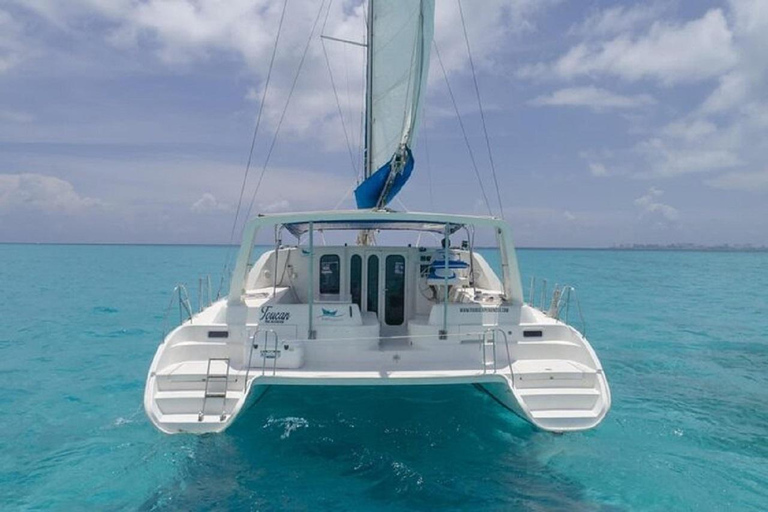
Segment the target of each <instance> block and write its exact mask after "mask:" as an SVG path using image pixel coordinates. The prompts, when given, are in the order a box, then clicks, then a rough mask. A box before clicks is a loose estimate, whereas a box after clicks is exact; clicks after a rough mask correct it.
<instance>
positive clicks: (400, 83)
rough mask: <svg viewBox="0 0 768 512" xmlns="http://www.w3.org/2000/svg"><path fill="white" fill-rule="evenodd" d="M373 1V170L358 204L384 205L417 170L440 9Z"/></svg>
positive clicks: (399, 0) (421, 0)
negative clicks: (417, 140) (417, 139)
mask: <svg viewBox="0 0 768 512" xmlns="http://www.w3.org/2000/svg"><path fill="white" fill-rule="evenodd" d="M369 5H370V8H371V9H372V12H371V16H370V19H371V20H372V23H371V27H370V32H369V44H370V45H371V49H370V52H369V66H371V72H370V74H369V76H370V83H369V84H368V87H370V91H369V92H370V94H371V100H370V103H369V109H370V112H368V116H369V118H368V129H369V130H370V131H371V133H370V137H369V139H368V144H369V148H368V151H369V152H370V160H369V162H368V165H369V173H372V174H371V175H369V176H367V179H366V180H365V181H364V182H363V183H361V184H360V186H358V188H357V190H355V197H356V199H357V206H358V208H375V207H382V206H385V205H386V204H387V203H389V202H390V201H391V200H392V199H393V198H394V197H395V195H396V194H397V193H398V192H399V191H400V189H401V188H402V186H403V185H404V184H405V182H406V181H407V180H408V178H409V177H410V174H411V172H412V170H413V156H412V154H411V149H410V148H411V146H412V142H413V139H414V136H415V132H416V128H417V125H418V120H419V105H420V103H421V100H422V97H423V93H424V91H425V89H426V80H427V75H428V72H429V53H430V47H431V43H432V36H433V33H434V15H435V2H434V0H386V1H382V0H379V1H371V2H370V4H369ZM373 170H376V172H373Z"/></svg>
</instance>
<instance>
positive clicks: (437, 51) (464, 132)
mask: <svg viewBox="0 0 768 512" xmlns="http://www.w3.org/2000/svg"><path fill="white" fill-rule="evenodd" d="M433 43H434V45H435V55H437V61H438V62H439V63H440V69H442V71H443V77H444V78H445V85H446V86H448V95H449V96H450V97H451V102H452V103H453V109H454V110H455V111H456V118H457V119H458V120H459V127H461V133H462V135H463V136H464V142H465V143H466V145H467V151H469V159H470V160H472V168H473V169H474V170H475V176H477V182H478V183H479V184H480V192H482V193H483V200H484V201H485V207H486V208H488V214H489V215H491V216H493V211H492V210H491V203H490V202H489V201H488V194H486V193H485V187H484V186H483V179H482V178H481V177H480V170H479V169H478V168H477V162H476V161H475V154H474V153H473V152H472V145H471V144H470V143H469V138H468V137H467V130H466V129H465V128H464V121H462V119H461V114H459V107H458V105H457V104H456V97H455V96H454V95H453V89H451V83H450V82H449V81H448V73H447V72H446V71H445V66H444V65H443V59H442V57H440V49H439V48H438V46H437V41H433Z"/></svg>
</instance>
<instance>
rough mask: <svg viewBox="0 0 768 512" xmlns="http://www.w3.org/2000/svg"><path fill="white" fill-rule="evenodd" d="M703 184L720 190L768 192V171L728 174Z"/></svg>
mask: <svg viewBox="0 0 768 512" xmlns="http://www.w3.org/2000/svg"><path fill="white" fill-rule="evenodd" d="M705 183H706V184H707V185H709V186H710V187H713V188H719V189H722V190H739V191H744V192H768V169H766V170H764V171H762V172H729V173H726V174H723V175H722V176H718V177H716V178H713V179H709V180H707V181H706V182H705Z"/></svg>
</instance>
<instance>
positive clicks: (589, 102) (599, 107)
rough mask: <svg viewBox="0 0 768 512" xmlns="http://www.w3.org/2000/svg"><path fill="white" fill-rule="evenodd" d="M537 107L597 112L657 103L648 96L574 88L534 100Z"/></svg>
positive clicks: (589, 88) (590, 88)
mask: <svg viewBox="0 0 768 512" xmlns="http://www.w3.org/2000/svg"><path fill="white" fill-rule="evenodd" d="M530 103H531V105H535V106H550V107H555V106H568V107H587V108H591V109H592V110H595V111H605V110H610V109H633V108H640V107H645V106H648V105H653V104H654V103H656V101H655V100H654V99H653V98H652V97H651V96H649V95H647V94H637V95H633V96H624V95H621V94H616V93H614V92H611V91H608V90H606V89H600V88H598V87H572V88H568V89H560V90H559V91H555V92H553V93H552V94H549V95H546V96H539V97H538V98H536V99H534V100H532V101H531V102H530Z"/></svg>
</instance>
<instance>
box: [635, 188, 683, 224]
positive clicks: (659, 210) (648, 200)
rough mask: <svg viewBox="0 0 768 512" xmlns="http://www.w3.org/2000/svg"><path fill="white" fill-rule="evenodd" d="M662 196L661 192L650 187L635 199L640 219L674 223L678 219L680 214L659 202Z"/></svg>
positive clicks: (662, 192) (675, 209)
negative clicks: (648, 218)
mask: <svg viewBox="0 0 768 512" xmlns="http://www.w3.org/2000/svg"><path fill="white" fill-rule="evenodd" d="M662 195H664V191H663V190H659V189H658V188H655V187H651V188H649V189H648V192H647V193H646V194H645V195H643V196H641V197H638V198H637V199H635V206H637V207H638V208H640V217H641V218H642V217H651V218H654V219H659V220H663V221H668V222H676V221H677V220H678V219H679V218H680V212H679V211H678V210H677V208H674V207H672V206H670V205H668V204H664V203H662V202H661V201H659V198H660V197H661V196H662Z"/></svg>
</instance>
